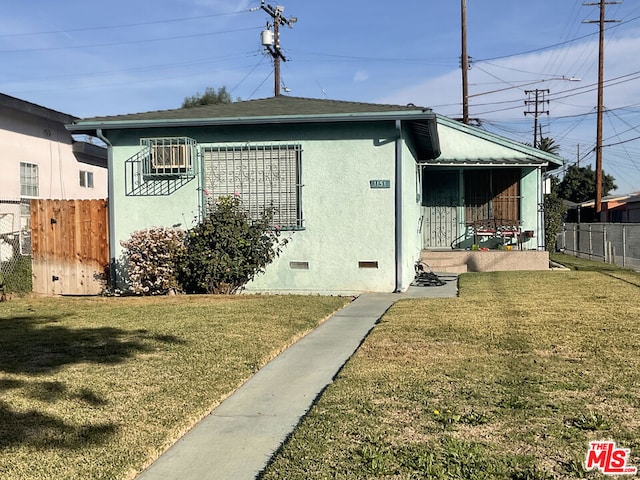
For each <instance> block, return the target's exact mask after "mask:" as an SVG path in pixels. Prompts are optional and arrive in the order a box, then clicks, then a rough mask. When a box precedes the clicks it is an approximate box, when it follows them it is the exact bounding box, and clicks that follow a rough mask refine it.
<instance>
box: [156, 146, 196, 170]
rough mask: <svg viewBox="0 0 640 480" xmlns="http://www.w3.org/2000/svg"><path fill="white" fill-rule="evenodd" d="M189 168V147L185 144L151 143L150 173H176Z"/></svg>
mask: <svg viewBox="0 0 640 480" xmlns="http://www.w3.org/2000/svg"><path fill="white" fill-rule="evenodd" d="M190 169H191V148H189V147H187V145H152V146H151V173H154V174H177V173H186V172H188V171H189V170H190Z"/></svg>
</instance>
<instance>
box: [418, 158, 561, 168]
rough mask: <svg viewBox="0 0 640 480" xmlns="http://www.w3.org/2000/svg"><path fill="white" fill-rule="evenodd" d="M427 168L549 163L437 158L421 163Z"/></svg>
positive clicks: (518, 160)
mask: <svg viewBox="0 0 640 480" xmlns="http://www.w3.org/2000/svg"><path fill="white" fill-rule="evenodd" d="M419 164H420V165H423V166H425V167H453V168H470V167H526V166H534V167H546V166H548V165H549V162H546V161H544V160H541V159H539V158H534V157H521V158H465V159H460V158H436V159H433V160H425V161H421V162H420V163H419Z"/></svg>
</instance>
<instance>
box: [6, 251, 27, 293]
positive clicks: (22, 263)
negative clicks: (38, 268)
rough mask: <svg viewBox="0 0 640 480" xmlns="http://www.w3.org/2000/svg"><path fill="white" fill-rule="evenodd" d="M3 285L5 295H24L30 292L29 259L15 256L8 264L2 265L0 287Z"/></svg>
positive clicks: (23, 256)
mask: <svg viewBox="0 0 640 480" xmlns="http://www.w3.org/2000/svg"><path fill="white" fill-rule="evenodd" d="M2 284H4V290H5V292H7V293H18V294H24V293H29V292H31V290H32V288H33V287H32V284H33V279H32V276H31V257H30V256H27V255H20V254H18V255H15V256H14V257H13V259H12V260H11V261H10V262H3V263H2V271H0V285H2Z"/></svg>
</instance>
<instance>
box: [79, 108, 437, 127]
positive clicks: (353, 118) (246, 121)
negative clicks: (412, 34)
mask: <svg viewBox="0 0 640 480" xmlns="http://www.w3.org/2000/svg"><path fill="white" fill-rule="evenodd" d="M399 118H401V119H402V120H433V121H435V119H436V115H435V114H434V113H432V112H430V111H425V112H415V113H414V112H412V113H404V112H389V113H376V114H373V115H372V114H370V113H355V114H330V115H303V116H280V117H273V116H269V117H232V118H189V119H166V118H165V119H153V120H103V121H94V122H92V121H86V122H84V121H80V122H74V123H72V124H69V125H67V126H66V127H67V130H69V131H71V132H86V131H94V130H97V129H102V130H104V129H109V130H112V129H134V128H176V127H209V126H234V125H265V124H271V125H278V124H302V123H338V122H358V121H362V122H365V121H366V122H375V121H385V120H387V121H390V120H394V121H397V120H398V119H399Z"/></svg>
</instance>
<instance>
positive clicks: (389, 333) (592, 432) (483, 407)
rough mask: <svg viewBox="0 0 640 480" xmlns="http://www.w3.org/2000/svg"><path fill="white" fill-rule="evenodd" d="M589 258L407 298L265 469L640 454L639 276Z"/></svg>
mask: <svg viewBox="0 0 640 480" xmlns="http://www.w3.org/2000/svg"><path fill="white" fill-rule="evenodd" d="M554 259H555V260H556V261H561V262H562V261H564V260H566V262H565V263H567V264H575V262H576V260H575V259H572V258H571V257H564V256H554ZM578 263H579V264H580V265H581V269H580V270H577V271H576V270H574V271H553V272H500V273H483V274H479V273H478V274H466V275H463V276H462V277H461V278H460V298H458V299H432V300H403V301H400V302H398V303H396V304H395V305H394V306H393V307H392V308H391V309H390V310H389V312H388V313H387V314H386V315H385V316H384V317H383V318H382V320H381V322H380V324H379V325H378V326H376V328H375V329H374V330H373V332H372V333H371V335H370V336H369V337H368V338H367V340H366V341H365V342H364V344H363V345H362V347H361V348H360V349H359V350H358V351H357V352H356V354H355V355H354V357H352V359H351V360H350V361H349V362H348V363H347V365H346V366H345V368H344V369H343V370H342V371H341V372H340V374H339V376H338V377H337V379H336V381H335V382H334V383H333V384H332V385H331V386H329V387H328V388H327V390H326V391H325V392H324V394H323V395H322V397H321V398H320V399H319V400H318V402H317V404H316V405H315V406H314V407H313V408H312V410H311V411H310V412H309V414H308V415H307V417H305V419H304V420H303V422H302V423H301V426H300V427H299V428H298V429H297V430H296V432H295V433H294V434H293V435H292V437H291V438H290V439H289V441H288V442H287V443H286V444H285V446H284V447H283V448H282V450H281V451H280V452H279V454H278V455H277V456H276V457H275V458H274V460H273V462H272V464H271V465H270V467H269V468H268V469H267V470H266V471H265V472H264V474H263V479H269V480H272V479H282V478H287V479H309V478H313V479H353V478H358V479H359V478H388V479H413V478H415V479H419V478H434V479H454V478H466V479H511V480H524V479H530V480H543V479H564V478H567V479H569V478H602V475H600V474H599V473H594V472H590V473H586V472H585V471H584V468H583V462H584V459H585V454H586V452H587V449H588V443H589V441H591V440H601V439H612V440H615V441H616V442H618V445H619V446H622V447H625V448H630V449H631V458H630V459H629V460H630V462H629V463H630V464H631V465H635V466H640V288H639V286H640V274H638V273H634V272H630V271H624V270H621V269H616V268H614V267H613V268H612V267H611V266H605V265H603V264H593V263H591V264H589V265H587V264H585V263H583V261H579V262H578ZM587 267H590V268H587Z"/></svg>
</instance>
